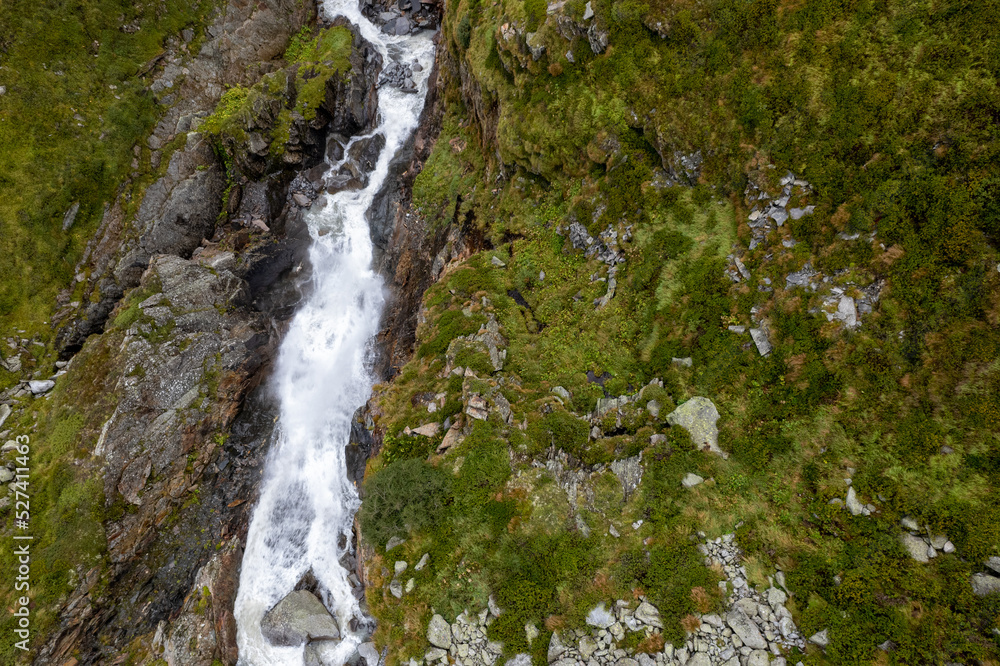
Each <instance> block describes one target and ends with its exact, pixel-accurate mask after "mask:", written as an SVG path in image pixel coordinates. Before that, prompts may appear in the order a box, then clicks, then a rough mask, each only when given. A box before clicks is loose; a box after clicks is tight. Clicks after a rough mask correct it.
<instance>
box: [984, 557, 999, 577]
mask: <svg viewBox="0 0 1000 666" xmlns="http://www.w3.org/2000/svg"><path fill="white" fill-rule="evenodd" d="M986 566H988V567H989V568H990V569H992V570H993V571H995V572H996V573H998V574H1000V557H997V556H996V555H994V556H993V557H991V558H989V559H988V560H986Z"/></svg>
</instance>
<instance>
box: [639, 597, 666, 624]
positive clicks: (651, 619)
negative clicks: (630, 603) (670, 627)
mask: <svg viewBox="0 0 1000 666" xmlns="http://www.w3.org/2000/svg"><path fill="white" fill-rule="evenodd" d="M634 615H635V618H636V619H637V620H639V621H640V622H642V623H643V624H648V625H649V626H651V627H657V628H658V629H662V628H663V622H662V621H661V620H660V611H659V610H657V609H656V607H655V606H653V605H652V604H650V603H648V602H645V601H643V602H642V603H641V604H639V607H638V608H636V609H635V613H634Z"/></svg>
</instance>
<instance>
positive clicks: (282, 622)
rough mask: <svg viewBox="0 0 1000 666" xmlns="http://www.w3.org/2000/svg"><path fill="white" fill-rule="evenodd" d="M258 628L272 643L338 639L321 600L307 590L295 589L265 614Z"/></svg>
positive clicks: (330, 618) (333, 622) (334, 627)
mask: <svg viewBox="0 0 1000 666" xmlns="http://www.w3.org/2000/svg"><path fill="white" fill-rule="evenodd" d="M260 631H261V634H263V636H264V638H266V639H267V640H268V641H269V642H270V643H271V644H272V645H289V646H291V645H302V644H303V643H307V642H309V641H311V640H338V639H340V629H339V628H338V627H337V621H336V620H334V619H333V616H332V615H330V611H328V610H327V609H326V607H325V606H324V605H323V603H322V602H321V601H320V600H319V599H317V598H316V596H315V595H314V594H312V593H311V592H309V591H307V590H296V591H294V592H292V593H291V594H289V595H288V596H286V597H285V598H284V599H282V600H281V601H279V602H278V603H277V604H276V605H275V606H274V608H272V609H271V610H269V611H268V612H267V613H265V614H264V619H263V620H262V621H261V623H260Z"/></svg>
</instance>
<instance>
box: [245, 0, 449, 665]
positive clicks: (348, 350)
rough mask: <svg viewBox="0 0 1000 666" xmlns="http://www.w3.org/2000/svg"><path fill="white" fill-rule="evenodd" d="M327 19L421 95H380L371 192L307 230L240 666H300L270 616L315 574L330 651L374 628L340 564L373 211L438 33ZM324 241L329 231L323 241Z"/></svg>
mask: <svg viewBox="0 0 1000 666" xmlns="http://www.w3.org/2000/svg"><path fill="white" fill-rule="evenodd" d="M323 11H324V13H325V14H326V16H327V18H331V19H332V18H334V17H336V16H344V17H346V18H347V19H348V20H350V21H351V22H352V23H354V24H355V25H357V26H358V27H359V29H360V31H361V34H362V36H363V37H364V38H365V39H366V40H368V41H369V42H371V44H372V45H374V47H375V48H377V49H378V50H379V52H380V53H381V54H382V58H383V65H385V66H387V65H388V64H389V63H390V61H392V60H396V61H399V62H402V63H404V64H412V63H414V62H418V63H419V64H420V65H421V66H422V67H423V71H421V72H414V75H413V79H414V81H415V83H416V84H417V86H418V93H417V94H407V93H403V92H401V91H399V90H397V89H395V88H390V87H388V86H386V87H384V88H381V89H380V90H379V102H378V110H379V118H378V127H377V129H376V130H375V132H374V134H382V135H383V136H384V137H385V148H383V150H382V152H381V154H380V155H379V158H378V163H377V164H376V166H375V169H374V170H373V171H372V173H371V175H370V178H369V182H368V186H367V187H366V188H364V189H363V190H355V191H348V192H340V193H338V194H335V195H329V196H323V197H321V198H320V199H318V200H317V201H316V203H315V204H314V205H313V207H312V209H311V211H310V213H309V215H308V216H307V222H308V225H309V230H310V234H311V236H312V245H311V247H310V260H311V262H312V267H313V273H312V284H311V285H310V294H309V296H308V297H307V299H306V301H305V302H304V303H303V304H302V306H301V308H300V310H299V311H298V312H297V313H296V314H295V317H294V318H293V320H292V322H291V326H290V328H289V330H288V333H287V335H286V336H285V339H284V340H283V342H282V344H281V349H280V351H279V354H278V362H277V364H276V368H275V373H274V376H273V378H272V380H271V381H272V386H273V389H274V391H275V392H276V394H277V396H278V399H279V403H280V418H279V422H278V425H277V431H276V436H275V439H274V444H273V445H272V449H271V451H270V452H269V453H268V459H267V462H266V465H265V473H264V479H263V481H262V482H261V490H260V500H259V502H258V504H257V506H256V507H255V509H254V513H253V518H252V520H251V522H250V528H249V533H248V535H247V544H246V549H245V552H244V556H243V568H242V571H241V574H240V588H239V593H238V595H237V597H236V606H235V616H236V623H237V642H238V645H239V651H240V661H239V663H240V665H241V666H298V665H301V664H302V663H303V660H302V652H303V648H302V647H296V648H288V647H282V648H278V647H274V646H272V645H270V644H269V643H268V642H267V640H266V639H264V638H263V637H262V636H261V632H260V621H261V618H262V617H263V616H264V614H265V613H266V612H267V611H268V610H269V609H270V608H271V607H272V606H274V604H275V603H277V602H278V601H280V600H281V599H282V598H283V597H284V596H285V595H286V594H288V593H289V592H291V591H292V590H293V589H294V587H295V585H296V584H297V583H298V581H299V580H300V579H301V578H302V576H303V575H304V574H305V573H306V572H308V571H309V570H310V569H311V570H312V572H313V574H314V575H315V576H316V579H317V580H318V581H319V583H320V587H321V588H322V595H321V596H322V601H323V603H324V604H325V605H326V607H327V608H328V609H329V610H330V612H331V613H333V615H334V616H335V617H336V618H337V621H338V624H339V625H340V627H341V632H342V634H343V640H342V641H341V642H340V644H339V645H337V647H336V648H335V649H332V650H330V651H329V653H328V654H324V655H323V657H324V660H325V661H326V663H328V664H330V665H334V666H339V665H340V664H343V663H344V661H346V659H347V658H348V657H349V656H350V655H351V653H352V652H353V651H354V649H355V648H356V647H357V645H358V643H359V642H360V640H361V639H362V636H361V635H358V634H354V633H352V632H351V631H350V629H349V624H350V621H351V619H352V618H356V619H358V620H359V622H361V623H364V622H365V621H366V619H367V618H365V617H364V616H363V613H362V612H361V609H360V608H359V606H358V601H357V600H356V599H355V598H354V596H353V595H352V594H351V588H350V585H349V583H348V581H347V576H348V574H349V573H350V572H349V571H347V570H346V569H344V567H343V566H342V565H341V564H340V559H341V557H342V556H343V555H344V554H345V552H347V551H348V550H349V549H351V548H352V543H351V531H352V525H353V519H354V513H355V512H356V511H357V509H358V506H359V500H358V494H357V491H356V489H355V488H354V486H353V484H352V483H351V482H350V481H349V480H348V478H347V466H346V463H345V452H344V447H345V446H346V445H347V444H348V438H349V435H350V430H351V418H352V416H353V414H354V412H355V411H356V410H357V409H358V408H359V407H360V406H362V405H363V404H364V403H365V401H367V399H368V397H369V395H370V392H371V386H372V381H373V380H372V375H371V360H372V353H371V352H372V341H373V338H374V336H375V334H376V333H377V331H378V324H379V319H380V316H381V313H382V305H383V284H382V280H381V279H380V277H379V276H378V275H377V274H376V273H375V272H374V271H373V270H372V243H371V238H370V236H369V229H368V223H367V221H366V219H365V213H366V212H367V211H368V209H369V207H370V206H371V203H372V199H373V198H374V196H375V194H376V193H377V192H378V190H379V188H381V186H382V184H383V182H384V181H385V178H386V175H387V174H388V171H389V163H390V161H391V159H392V157H393V156H394V155H395V154H396V152H397V151H398V150H399V149H400V148H401V147H402V145H403V144H404V143H405V142H406V140H407V139H408V138H409V137H410V135H411V134H412V133H413V131H414V130H415V129H416V127H417V122H418V118H419V116H420V112H421V110H422V109H423V105H424V99H425V96H426V91H427V77H428V76H429V74H430V71H431V66H432V63H433V59H434V45H433V43H432V41H431V37H432V35H431V33H430V32H424V33H421V34H418V35H412V36H405V37H396V36H391V37H390V36H387V35H384V34H382V33H381V32H380V31H379V30H378V28H377V27H375V26H374V25H373V24H372V23H371V22H369V21H368V20H367V19H366V18H365V17H364V16H362V14H361V12H360V11H359V10H358V7H357V0H327V1H326V2H325V3H324V5H323ZM321 234H322V235H321Z"/></svg>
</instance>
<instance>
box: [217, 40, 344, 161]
mask: <svg viewBox="0 0 1000 666" xmlns="http://www.w3.org/2000/svg"><path fill="white" fill-rule="evenodd" d="M309 34H310V31H309V29H308V28H303V29H302V31H300V32H299V33H298V34H297V35H295V36H294V37H293V38H292V40H291V43H290V44H289V46H288V50H287V51H286V53H285V58H286V60H287V62H288V63H289V64H290V65H292V67H290V68H288V69H282V70H278V71H276V72H272V73H271V74H268V75H266V76H264V77H263V78H262V79H261V80H260V81H259V82H257V83H256V84H254V85H253V86H252V87H250V88H245V87H242V86H235V87H233V88H230V89H229V90H227V91H226V92H225V93H223V95H222V99H220V100H219V104H218V105H217V106H216V108H215V111H214V112H213V113H212V115H210V116H208V117H207V118H206V119H205V121H204V123H203V124H202V125H201V130H202V131H203V132H205V133H207V134H209V135H210V136H213V137H214V138H215V139H216V141H217V143H218V144H219V145H220V147H221V150H222V152H223V153H224V154H225V155H226V163H227V165H230V166H231V165H232V164H233V162H234V160H236V159H237V157H238V156H239V155H241V154H244V153H246V142H247V131H248V129H249V128H255V127H257V128H262V129H263V130H264V135H265V136H264V139H265V140H266V141H267V142H268V144H270V151H269V152H270V156H271V158H272V159H273V160H278V159H279V158H280V157H281V156H282V154H284V151H285V143H286V142H287V141H288V139H289V136H290V130H291V127H292V123H293V122H294V121H295V120H296V116H298V117H299V118H298V119H299V120H302V119H305V120H307V121H308V120H312V119H313V118H314V117H315V116H316V111H317V109H319V107H320V105H322V104H323V101H324V99H325V96H326V87H327V82H328V81H329V80H330V79H331V78H332V77H335V76H345V75H346V74H347V72H349V71H350V62H349V61H348V58H349V56H350V54H351V48H352V40H353V35H352V34H351V31H350V30H348V29H347V28H345V27H342V26H337V27H333V28H327V29H324V30H320V31H318V33H317V34H316V36H315V37H313V38H312V39H309V38H308V35H309ZM275 112H276V113H277V117H276V118H275V117H271V115H270V114H272V113H275ZM230 175H232V174H230Z"/></svg>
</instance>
